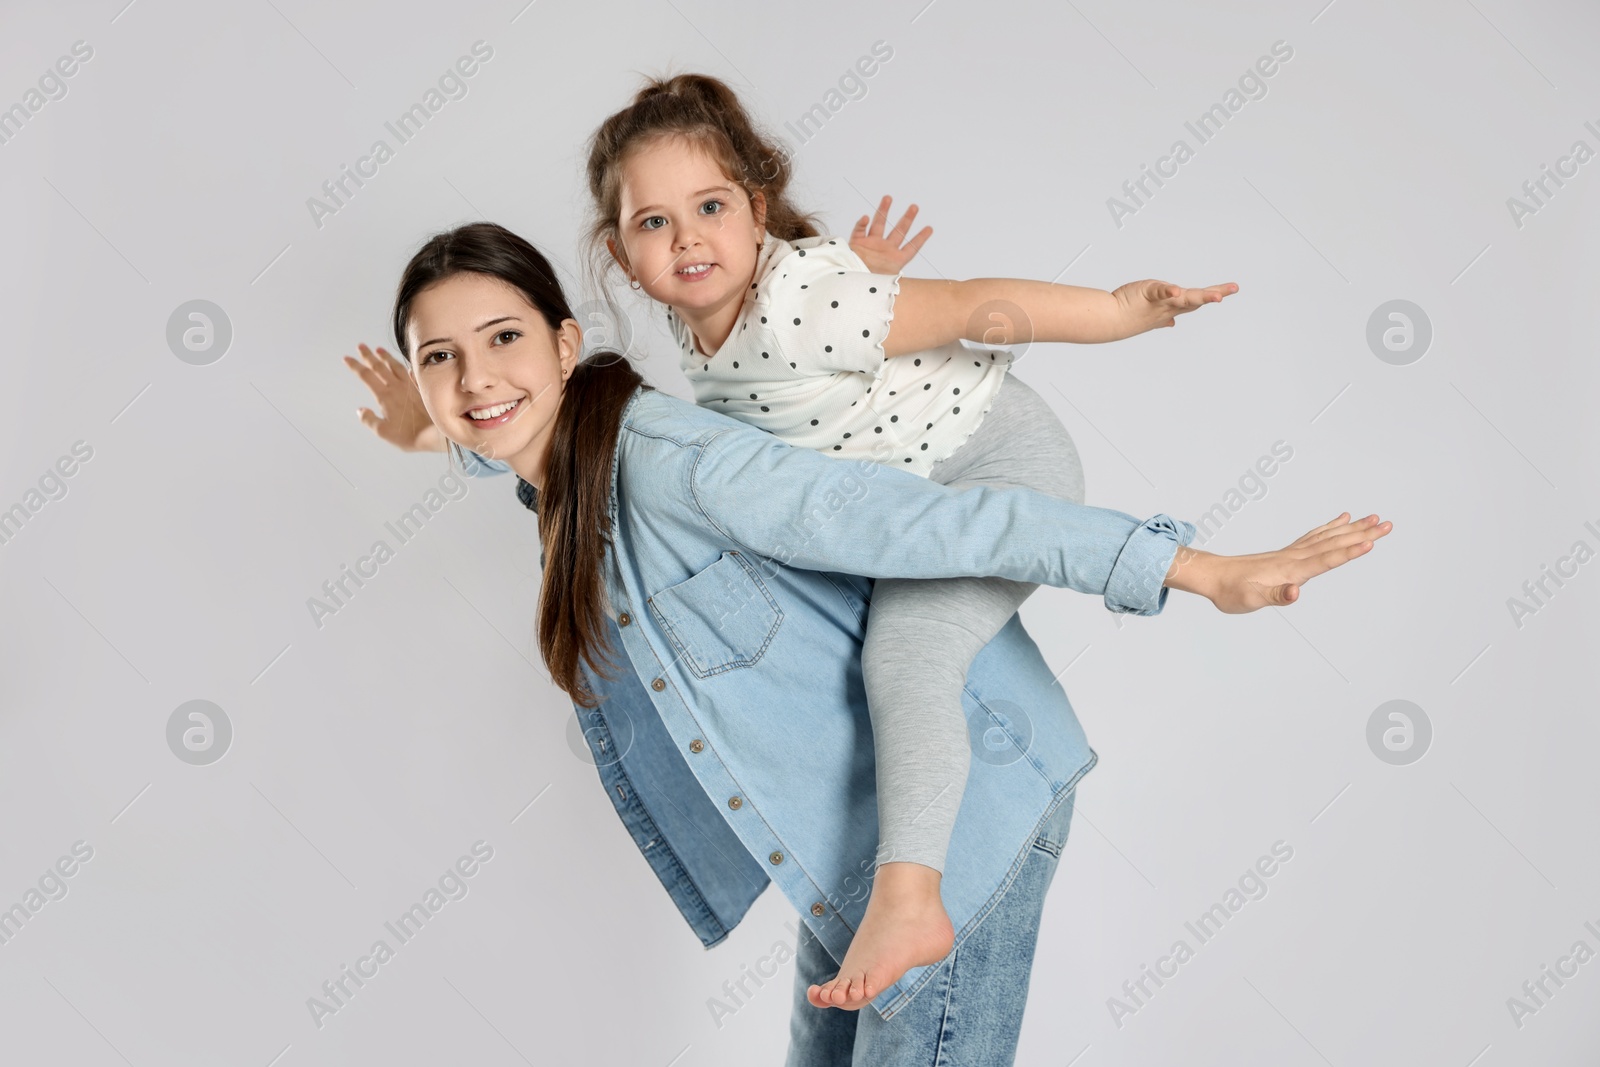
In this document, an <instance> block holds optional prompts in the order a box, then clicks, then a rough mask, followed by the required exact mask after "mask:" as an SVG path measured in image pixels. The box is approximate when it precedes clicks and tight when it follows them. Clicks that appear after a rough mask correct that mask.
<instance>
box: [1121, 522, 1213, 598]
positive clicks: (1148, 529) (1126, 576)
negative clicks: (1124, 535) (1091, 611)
mask: <svg viewBox="0 0 1600 1067" xmlns="http://www.w3.org/2000/svg"><path fill="white" fill-rule="evenodd" d="M1195 532H1196V531H1195V526H1194V523H1192V522H1184V521H1183V520H1182V519H1174V518H1172V517H1171V516H1169V515H1155V516H1152V517H1151V518H1148V519H1146V520H1145V521H1144V522H1142V523H1141V524H1140V525H1139V528H1138V529H1136V530H1134V531H1133V533H1131V534H1129V535H1128V540H1127V541H1126V542H1125V543H1124V544H1123V546H1122V551H1121V552H1119V553H1118V554H1117V561H1116V562H1115V563H1114V564H1112V565H1111V575H1110V577H1109V578H1107V579H1106V608H1107V610H1109V611H1115V612H1118V613H1120V614H1125V615H1159V614H1161V609H1162V608H1164V607H1166V606H1167V588H1166V586H1165V585H1164V584H1163V583H1165V582H1166V580H1167V572H1168V571H1169V570H1171V569H1172V560H1173V557H1174V556H1176V555H1177V554H1178V546H1179V545H1187V544H1188V543H1189V542H1191V541H1193V540H1194V535H1195Z"/></svg>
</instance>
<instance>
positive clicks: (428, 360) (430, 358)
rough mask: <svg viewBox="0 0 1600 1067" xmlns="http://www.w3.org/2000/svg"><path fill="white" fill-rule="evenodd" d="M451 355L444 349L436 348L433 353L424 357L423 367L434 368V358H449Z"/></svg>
mask: <svg viewBox="0 0 1600 1067" xmlns="http://www.w3.org/2000/svg"><path fill="white" fill-rule="evenodd" d="M449 354H450V353H449V352H446V351H445V350H444V349H442V348H436V349H434V350H433V351H432V352H429V353H428V354H427V355H425V356H423V357H422V365H423V366H424V367H428V366H432V364H433V362H434V358H433V357H435V356H448V355H449Z"/></svg>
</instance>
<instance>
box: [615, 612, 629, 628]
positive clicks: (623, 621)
mask: <svg viewBox="0 0 1600 1067" xmlns="http://www.w3.org/2000/svg"><path fill="white" fill-rule="evenodd" d="M632 621H633V616H632V615H629V614H628V613H627V612H626V611H624V612H623V613H622V614H620V615H618V616H617V625H618V626H626V625H628V624H629V623H630V622H632Z"/></svg>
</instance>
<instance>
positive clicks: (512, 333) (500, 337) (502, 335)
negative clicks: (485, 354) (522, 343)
mask: <svg viewBox="0 0 1600 1067" xmlns="http://www.w3.org/2000/svg"><path fill="white" fill-rule="evenodd" d="M521 336H522V334H521V333H519V332H517V331H516V330H501V331H500V332H499V333H497V334H495V335H494V340H495V344H500V345H508V344H510V343H511V342H512V341H515V340H516V339H517V338H519V337H521ZM507 338H510V340H507Z"/></svg>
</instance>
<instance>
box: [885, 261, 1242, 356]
mask: <svg viewBox="0 0 1600 1067" xmlns="http://www.w3.org/2000/svg"><path fill="white" fill-rule="evenodd" d="M1238 291H1239V287H1238V285H1236V284H1234V283H1233V282H1224V283H1222V284H1220V285H1212V286H1208V287H1206V288H1204V289H1185V288H1183V287H1182V286H1180V285H1173V284H1172V283H1170V282H1163V281H1157V280H1155V279H1153V278H1151V279H1145V280H1144V281H1137V282H1129V283H1128V284H1127V285H1123V286H1118V287H1117V288H1116V289H1114V290H1112V291H1111V292H1109V293H1108V292H1106V291H1105V290H1104V289H1086V288H1083V287H1081V286H1076V285H1056V284H1055V283H1053V282H1036V281H1028V280H1026V279H1022V278H973V279H971V280H969V281H929V280H927V279H924V278H901V279H900V292H899V294H898V295H897V296H896V297H895V302H894V321H893V322H892V323H891V324H890V326H889V336H888V337H887V338H886V339H885V340H884V342H883V350H884V354H885V355H886V356H889V357H893V356H903V355H906V354H907V353H910V352H923V351H926V350H927V349H930V348H937V347H938V346H940V345H945V344H949V343H950V342H951V341H955V340H957V339H959V338H966V339H967V340H969V341H978V342H980V343H983V344H991V345H1014V344H1022V343H1024V342H1027V341H1071V342H1074V343H1077V344H1098V343H1100V342H1102V341H1120V340H1122V339H1123V338H1124V337H1132V336H1134V335H1135V334H1141V333H1144V332H1145V331H1146V330H1153V329H1155V328H1156V327H1158V326H1171V325H1173V324H1174V323H1175V321H1176V318H1177V316H1179V315H1182V314H1185V313H1186V312H1190V311H1193V310H1194V309H1195V308H1197V307H1199V306H1200V305H1201V304H1214V303H1216V302H1217V301H1219V300H1221V299H1222V298H1223V297H1225V296H1229V295H1231V294H1233V293H1237V292H1238Z"/></svg>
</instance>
